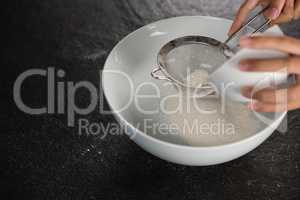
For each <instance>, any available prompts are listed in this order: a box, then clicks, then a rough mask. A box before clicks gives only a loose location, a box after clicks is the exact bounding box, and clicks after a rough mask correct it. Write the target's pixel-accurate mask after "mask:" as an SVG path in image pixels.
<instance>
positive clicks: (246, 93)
mask: <svg viewBox="0 0 300 200" xmlns="http://www.w3.org/2000/svg"><path fill="white" fill-rule="evenodd" d="M251 91H252V89H251V88H250V87H244V88H242V91H241V92H242V95H243V96H245V97H248V98H251Z"/></svg>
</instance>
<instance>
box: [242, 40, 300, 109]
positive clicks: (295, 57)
mask: <svg viewBox="0 0 300 200" xmlns="http://www.w3.org/2000/svg"><path fill="white" fill-rule="evenodd" d="M240 46H241V47H244V48H253V49H272V50H278V51H281V52H285V53H288V54H289V56H288V57H285V58H274V59H248V60H243V61H241V62H240V70H242V71H247V72H276V71H281V70H284V71H286V72H287V73H288V74H295V75H296V77H297V79H296V80H297V82H296V84H294V85H292V86H290V87H289V88H280V89H279V88H266V89H263V90H259V91H255V88H254V87H246V88H243V90H242V94H243V95H244V96H245V97H248V98H250V99H252V102H251V103H250V104H249V105H248V107H249V108H250V109H253V110H256V111H258V112H279V111H285V110H294V109H297V108H300V40H297V39H295V38H291V37H287V36H281V37H275V36H253V37H244V38H242V39H241V41H240Z"/></svg>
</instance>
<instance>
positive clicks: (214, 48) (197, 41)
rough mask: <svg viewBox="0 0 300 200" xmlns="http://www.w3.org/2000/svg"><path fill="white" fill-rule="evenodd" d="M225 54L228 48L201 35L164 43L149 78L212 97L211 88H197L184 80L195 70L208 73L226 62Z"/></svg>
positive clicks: (207, 83) (200, 85) (208, 86)
mask: <svg viewBox="0 0 300 200" xmlns="http://www.w3.org/2000/svg"><path fill="white" fill-rule="evenodd" d="M225 51H230V49H229V48H228V47H227V46H226V45H224V44H222V43H221V42H219V41H217V40H216V39H214V38H209V37H205V36H185V37H180V38H177V39H175V40H172V41H170V42H168V43H167V44H165V45H164V46H163V47H162V48H161V49H160V51H159V53H158V56H157V64H158V66H157V67H155V68H154V69H153V70H152V72H151V75H152V77H153V78H155V79H159V80H167V81H171V82H173V83H175V84H177V85H179V86H183V87H184V88H189V89H197V90H198V91H197V93H199V92H200V93H201V95H204V96H207V95H209V94H214V93H215V89H214V86H213V85H212V84H211V83H209V82H205V83H203V84H201V83H200V84H197V87H195V86H192V85H189V84H188V83H187V81H186V80H187V77H189V75H190V74H193V72H195V71H196V70H199V69H201V70H205V71H206V72H207V73H208V74H211V73H212V72H214V70H216V69H217V68H218V67H220V66H221V65H222V64H223V63H224V62H225V61H226V60H227V58H228V57H227V55H226V54H224V52H225Z"/></svg>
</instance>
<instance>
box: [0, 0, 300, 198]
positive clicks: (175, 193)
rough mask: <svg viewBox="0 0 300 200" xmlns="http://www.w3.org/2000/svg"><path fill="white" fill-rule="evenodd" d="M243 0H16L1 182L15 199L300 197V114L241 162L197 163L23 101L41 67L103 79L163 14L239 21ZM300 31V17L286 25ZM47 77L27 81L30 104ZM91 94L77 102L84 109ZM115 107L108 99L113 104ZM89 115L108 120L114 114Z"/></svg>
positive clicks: (70, 76)
mask: <svg viewBox="0 0 300 200" xmlns="http://www.w3.org/2000/svg"><path fill="white" fill-rule="evenodd" d="M239 4H240V1H234V0H224V1H217V0H212V1H208V2H206V1H204V0H186V1H182V0H165V1H159V0H151V1H150V0H148V1H146V0H98V1H96V0H51V1H50V0H47V1H37V0H32V1H11V3H10V5H9V6H6V7H5V12H4V16H5V17H7V22H8V26H7V28H6V30H7V33H8V35H7V37H3V39H4V42H3V43H2V46H3V47H4V53H3V58H2V62H3V64H2V74H3V75H4V77H3V78H1V83H2V85H1V94H2V96H3V97H7V99H4V98H1V99H2V101H1V102H2V103H3V105H4V109H3V110H5V111H6V112H5V113H2V117H1V119H3V121H4V124H5V126H4V129H2V135H3V136H2V139H1V146H2V147H4V153H5V154H4V155H5V157H4V158H6V157H7V158H6V163H7V165H5V166H3V165H2V166H3V167H2V170H1V171H2V172H4V175H5V178H3V179H1V182H2V184H3V186H2V187H1V188H2V189H3V190H5V192H6V194H7V195H9V197H11V198H7V199H17V198H18V199H20V198H22V199H39V200H40V199H64V200H65V199H214V200H215V199H241V200H242V199H260V200H261V199H300V111H299V110H298V111H293V112H290V113H289V115H288V132H286V133H280V132H275V133H274V134H273V135H272V136H271V137H270V138H269V139H268V140H267V141H266V142H264V143H263V144H262V145H261V146H259V147H258V148H257V149H255V150H254V151H252V152H251V153H249V154H247V155H246V156H243V157H242V158H240V159H237V160H234V161H232V162H229V163H225V164H222V165H217V166H210V167H187V166H180V165H176V164H172V163H168V162H166V161H163V160H160V159H158V158H156V157H154V156H152V155H150V154H148V153H146V152H145V151H144V150H142V149H141V148H139V147H138V146H137V145H136V144H134V143H133V142H132V141H130V139H129V138H128V137H127V136H125V135H122V136H111V135H110V136H107V137H106V138H105V139H101V135H96V136H92V135H90V136H85V135H82V136H79V135H78V134H77V130H76V127H75V128H68V127H67V123H66V115H59V114H44V115H39V116H31V115H28V114H25V113H23V112H21V111H20V110H19V109H18V108H17V107H16V105H15V104H14V102H13V97H12V95H13V90H12V88H13V83H14V81H15V79H16V78H17V76H18V75H19V74H21V73H22V72H23V71H25V70H27V69H31V68H41V69H46V68H47V67H49V66H54V67H56V68H57V69H58V68H60V69H63V70H65V72H66V74H67V75H66V77H65V78H64V79H63V81H69V80H72V81H81V80H88V81H90V82H91V83H93V84H94V85H96V86H98V83H99V81H100V80H99V78H100V76H99V70H100V69H101V68H102V66H103V64H104V61H105V59H106V57H107V56H108V54H109V52H110V50H111V49H112V48H113V46H114V45H115V44H117V42H118V41H119V40H120V39H122V38H123V37H124V36H125V35H127V34H128V33H130V32H132V31H133V30H135V29H137V28H139V27H141V26H143V25H145V24H148V23H149V22H153V21H156V20H159V19H163V18H167V17H172V16H181V15H211V16H218V17H226V18H232V17H233V16H234V13H235V11H236V9H237V7H238V5H239ZM284 31H285V32H286V34H288V35H291V36H298V37H299V38H300V23H299V21H298V22H293V23H291V24H289V25H285V26H284ZM45 90H46V84H45V83H44V82H41V81H40V80H38V79H37V80H35V79H33V80H31V81H29V82H26V84H24V88H23V90H22V91H24V94H23V97H24V101H25V102H27V103H28V104H30V105H32V106H36V105H40V104H41V103H44V104H45V102H46V93H45ZM86 98H87V96H86V94H85V93H84V91H80V92H78V94H77V97H76V102H77V103H78V105H81V106H84V105H85V103H86V101H87V99H86ZM104 105H105V107H106V108H107V104H106V103H104ZM85 118H87V119H90V120H91V121H95V122H99V121H101V122H102V123H103V124H108V123H110V122H115V121H114V118H113V117H112V116H111V115H102V114H99V112H97V111H95V112H93V113H91V114H89V115H87V116H85Z"/></svg>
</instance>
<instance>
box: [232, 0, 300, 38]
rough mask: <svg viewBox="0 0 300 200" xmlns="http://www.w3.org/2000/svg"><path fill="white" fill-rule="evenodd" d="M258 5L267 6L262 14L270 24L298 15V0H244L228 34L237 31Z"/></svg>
mask: <svg viewBox="0 0 300 200" xmlns="http://www.w3.org/2000/svg"><path fill="white" fill-rule="evenodd" d="M258 5H262V6H263V7H266V6H268V7H269V8H268V9H267V10H266V11H265V13H264V15H265V16H266V17H267V18H269V19H271V20H272V24H278V23H284V22H288V21H291V20H293V19H298V18H299V17H300V0H246V1H245V2H244V3H243V4H242V6H241V7H240V8H239V10H238V13H237V15H236V17H235V19H234V22H233V23H232V25H231V28H230V30H229V32H228V35H231V34H233V33H234V32H235V31H237V30H238V29H239V28H240V27H241V26H242V25H243V23H244V22H245V20H246V19H247V17H248V15H249V14H250V12H251V11H252V10H253V9H255V7H257V6H258Z"/></svg>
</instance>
